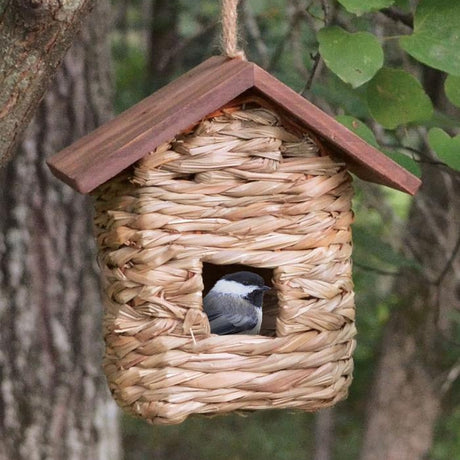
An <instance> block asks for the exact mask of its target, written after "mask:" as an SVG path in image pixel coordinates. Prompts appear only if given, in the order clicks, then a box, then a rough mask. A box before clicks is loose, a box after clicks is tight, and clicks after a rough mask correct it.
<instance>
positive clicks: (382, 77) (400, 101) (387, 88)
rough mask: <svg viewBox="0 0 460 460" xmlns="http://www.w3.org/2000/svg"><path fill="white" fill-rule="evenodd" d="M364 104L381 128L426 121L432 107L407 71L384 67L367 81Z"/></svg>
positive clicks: (420, 86) (428, 99)
mask: <svg viewBox="0 0 460 460" xmlns="http://www.w3.org/2000/svg"><path fill="white" fill-rule="evenodd" d="M367 103H368V105H369V111H370V113H371V115H372V117H373V118H374V119H375V120H376V121H378V122H379V123H380V124H381V125H383V126H384V127H385V128H389V129H394V128H396V127H397V126H399V125H404V124H407V123H412V122H421V121H425V120H428V119H429V118H430V117H431V116H432V114H433V106H432V104H431V101H430V98H429V97H428V96H427V95H426V93H425V91H424V90H423V88H422V85H421V84H420V82H419V81H418V80H417V79H416V78H415V77H413V76H412V75H411V74H410V73H407V72H405V71H404V70H399V69H390V68H387V67H384V68H383V69H381V70H379V72H378V73H377V75H376V76H375V77H374V78H373V79H372V80H371V81H370V82H369V86H368V88H367Z"/></svg>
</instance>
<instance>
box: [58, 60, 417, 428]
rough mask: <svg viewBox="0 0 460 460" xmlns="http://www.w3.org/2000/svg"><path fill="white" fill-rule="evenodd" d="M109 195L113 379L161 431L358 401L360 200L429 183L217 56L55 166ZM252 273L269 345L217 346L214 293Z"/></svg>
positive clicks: (126, 401) (108, 334)
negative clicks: (354, 390) (188, 421)
mask: <svg viewBox="0 0 460 460" xmlns="http://www.w3.org/2000/svg"><path fill="white" fill-rule="evenodd" d="M49 165H50V167H51V168H52V170H53V172H54V173H55V174H56V175H57V176H58V177H60V178H62V179H63V180H65V181H66V182H67V183H69V184H70V185H72V186H73V187H74V188H76V189H77V190H79V191H81V192H83V193H88V192H92V194H93V195H94V197H95V209H96V212H95V224H96V225H95V226H96V238H97V243H98V247H99V265H100V267H101V271H102V280H103V291H104V302H105V320H104V336H105V341H106V356H105V360H104V369H105V372H106V375H107V379H108V382H109V386H110V389H111V391H112V393H113V395H114V398H115V399H116V400H117V402H118V403H119V405H120V406H121V407H123V408H124V409H126V410H127V411H129V412H130V413H132V414H134V415H137V416H141V417H144V418H146V419H147V420H150V421H152V422H154V423H161V424H171V423H179V422H181V421H182V420H184V419H185V418H186V417H187V416H189V415H191V414H219V413H227V412H230V411H235V410H238V411H243V410H257V409H269V408H270V409H272V408H290V409H300V410H307V411H313V410H317V409H320V408H323V407H327V406H331V405H333V404H334V403H335V402H337V401H339V400H341V399H343V398H344V397H345V396H346V394H347V391H348V386H349V384H350V381H351V378H352V368H353V361H352V352H353V349H354V335H355V325H354V318H355V309H354V301H353V284H352V279H351V249H352V241H351V230H350V225H351V223H352V220H353V215H352V211H351V199H352V186H351V176H350V174H349V171H351V172H354V173H355V174H357V175H358V176H360V177H362V178H363V179H365V180H370V181H373V182H377V183H380V184H384V185H387V186H390V187H393V188H396V189H399V190H402V191H405V192H408V193H414V192H415V191H416V189H417V188H418V186H419V181H418V179H416V178H415V177H413V176H412V175H410V174H409V173H408V172H406V171H405V170H404V169H402V168H401V167H400V166H398V165H396V164H395V163H393V162H392V161H391V160H389V159H388V158H387V157H385V156H384V155H383V154H381V153H380V152H378V151H377V150H375V149H373V148H372V147H371V146H369V145H368V144H366V143H365V142H364V141H363V140H361V139H360V138H359V137H357V136H356V135H355V134H353V133H352V132H350V131H349V130H347V129H346V128H345V127H343V126H342V125H340V124H339V123H338V122H336V121H335V120H334V119H332V118H330V117H329V116H328V115H326V114H325V113H324V112H322V111H321V110H320V109H318V108H317V107H315V106H313V105H312V104H310V103H309V102H308V101H306V100H305V99H303V98H302V97H301V96H299V95H297V94H296V93H295V92H293V91H292V90H290V89H289V88H287V87H286V86H284V85H283V84H282V83H280V82H279V81H278V80H276V79H275V78H273V77H271V76H270V75H269V74H267V73H266V72H264V71H263V70H262V69H260V68H259V67H257V66H256V65H254V64H252V63H249V62H245V61H242V60H238V59H226V58H224V57H214V58H211V59H209V60H208V61H206V62H204V63H203V64H201V65H200V66H198V67H197V68H195V69H193V70H192V71H190V72H189V73H187V74H185V75H183V76H182V77H181V78H179V79H178V80H176V81H174V82H173V83H171V84H169V85H168V86H166V87H164V88H163V89H161V90H160V91H158V92H157V93H155V94H153V95H152V96H150V97H148V98H147V99H145V100H143V101H142V102H140V103H139V104H137V105H136V106H134V107H132V108H131V109H129V110H127V111H126V112H124V113H123V114H121V115H119V116H118V117H116V118H115V119H114V120H112V121H110V122H109V123H107V124H106V125H104V126H102V127H101V128H99V129H97V130H96V131H94V132H93V133H91V134H89V135H88V136H86V137H84V138H82V139H81V140H79V141H78V142H76V143H75V144H73V145H72V146H70V147H68V148H67V149H65V150H64V151H62V152H60V153H58V154H57V155H55V156H54V157H53V158H52V159H51V160H50V162H49ZM239 269H245V270H251V271H255V272H257V273H259V274H260V275H261V276H263V277H264V279H265V281H266V283H268V284H270V286H271V287H272V290H271V291H270V293H269V295H268V296H267V297H266V301H265V302H264V310H263V316H264V321H263V324H262V330H261V334H260V335H257V336H250V335H228V336H218V335H215V334H211V333H210V327H209V321H208V318H207V316H206V314H205V313H204V311H203V305H202V303H203V302H202V299H203V295H204V294H205V293H206V292H207V290H209V289H210V287H211V286H212V285H213V283H214V282H215V281H216V280H217V279H218V278H219V277H220V276H221V275H222V274H224V273H230V272H232V271H237V270H239Z"/></svg>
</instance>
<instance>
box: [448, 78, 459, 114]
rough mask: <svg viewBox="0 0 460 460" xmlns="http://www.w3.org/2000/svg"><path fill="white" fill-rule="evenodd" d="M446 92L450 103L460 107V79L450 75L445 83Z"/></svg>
mask: <svg viewBox="0 0 460 460" xmlns="http://www.w3.org/2000/svg"><path fill="white" fill-rule="evenodd" d="M444 90H445V92H446V96H447V98H448V99H449V101H450V102H452V104H454V105H456V106H457V107H460V77H457V76H454V75H448V76H447V78H446V81H445V83H444Z"/></svg>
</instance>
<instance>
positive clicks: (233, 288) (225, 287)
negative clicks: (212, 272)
mask: <svg viewBox="0 0 460 460" xmlns="http://www.w3.org/2000/svg"><path fill="white" fill-rule="evenodd" d="M256 289H259V287H258V286H254V285H250V286H245V285H244V284H241V283H238V282H236V281H230V280H219V281H217V283H216V284H215V286H214V287H213V288H212V291H213V292H216V293H219V294H234V295H239V296H241V297H244V296H246V295H248V294H250V293H251V292H253V291H255V290H256Z"/></svg>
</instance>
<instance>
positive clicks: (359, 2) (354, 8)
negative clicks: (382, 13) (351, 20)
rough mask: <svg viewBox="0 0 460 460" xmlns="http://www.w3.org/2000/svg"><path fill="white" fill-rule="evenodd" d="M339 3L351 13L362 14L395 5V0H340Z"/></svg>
mask: <svg viewBox="0 0 460 460" xmlns="http://www.w3.org/2000/svg"><path fill="white" fill-rule="evenodd" d="M339 3H341V4H342V6H343V7H344V8H345V9H346V10H347V11H349V12H350V13H354V14H356V15H358V16H360V15H361V14H363V13H368V12H369V11H375V10H380V9H381V8H386V7H388V6H390V5H393V3H394V0H366V1H364V0H339Z"/></svg>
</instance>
